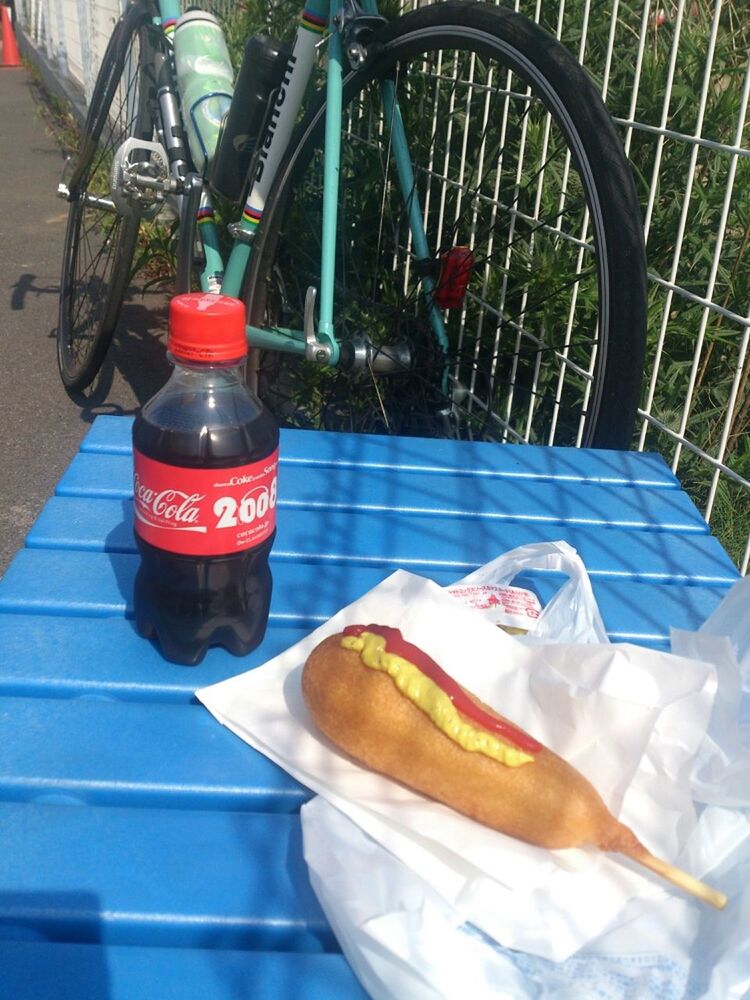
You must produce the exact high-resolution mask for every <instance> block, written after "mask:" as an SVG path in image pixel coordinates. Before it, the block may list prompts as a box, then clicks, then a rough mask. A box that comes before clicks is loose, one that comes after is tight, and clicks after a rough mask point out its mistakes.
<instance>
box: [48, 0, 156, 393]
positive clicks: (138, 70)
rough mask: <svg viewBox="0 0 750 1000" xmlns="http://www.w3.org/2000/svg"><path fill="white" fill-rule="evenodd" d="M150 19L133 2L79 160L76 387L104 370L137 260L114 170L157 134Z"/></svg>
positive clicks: (66, 362)
mask: <svg viewBox="0 0 750 1000" xmlns="http://www.w3.org/2000/svg"><path fill="white" fill-rule="evenodd" d="M149 21H150V15H149V13H148V11H147V10H146V8H145V7H144V6H141V5H140V4H133V5H131V6H130V7H128V8H127V10H126V12H125V14H124V15H123V17H122V19H121V20H120V21H119V22H118V23H117V25H116V27H115V30H114V32H113V34H112V37H111V38H110V41H109V44H108V46H107V50H106V52H105V55H104V59H103V60H102V67H101V70H100V71H99V76H98V78H97V81H96V84H95V86H94V93H93V95H92V98H91V104H90V106H89V112H88V115H87V118H86V123H85V126H84V130H83V134H82V137H81V147H80V150H79V152H78V155H77V157H76V159H75V161H74V162H73V163H72V170H71V173H70V180H69V182H68V189H69V195H68V197H69V200H70V210H69V213H68V226H67V230H66V234H65V246H64V251H63V267H62V277H61V281H60V313H59V320H58V328H57V357H58V364H59V368H60V374H61V376H62V380H63V383H64V385H65V387H66V388H67V389H69V390H71V391H80V390H82V389H85V388H86V387H87V386H88V385H90V384H91V382H92V381H93V379H94V378H95V377H96V374H97V372H98V371H99V368H100V367H101V364H102V361H103V360H104V356H105V354H106V352H107V348H108V347H109V344H110V341H111V339H112V334H113V332H114V329H115V326H116V325H117V318H118V316H119V313H120V306H121V304H122V299H123V295H124V293H125V289H126V287H127V283H128V278H129V276H130V268H131V265H132V262H133V254H134V251H135V245H136V240H137V238H138V228H139V223H140V217H139V215H138V212H137V211H136V210H135V209H133V210H132V211H129V212H127V213H125V214H123V213H122V212H121V211H119V210H118V209H117V208H116V207H115V205H114V202H113V201H112V195H111V190H110V171H111V168H112V161H113V157H114V155H115V153H116V152H117V150H118V148H119V147H120V146H121V144H122V143H123V142H124V141H125V140H126V139H128V138H130V137H136V138H138V139H145V140H150V139H151V138H152V137H153V131H154V110H153V107H154V101H155V97H156V88H155V86H154V84H153V81H152V80H151V79H150V73H149V69H150V54H151V51H152V49H151V45H150V34H149V31H150V29H149Z"/></svg>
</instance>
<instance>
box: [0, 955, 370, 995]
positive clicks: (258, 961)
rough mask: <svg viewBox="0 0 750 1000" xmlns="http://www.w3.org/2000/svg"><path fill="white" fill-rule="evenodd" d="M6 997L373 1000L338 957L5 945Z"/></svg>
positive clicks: (0, 962)
mask: <svg viewBox="0 0 750 1000" xmlns="http://www.w3.org/2000/svg"><path fill="white" fill-rule="evenodd" d="M0 996H3V997H7V998H8V1000H11V998H16V1000H17V998H19V997H30V998H32V997H33V1000H82V998H83V997H84V996H85V998H86V1000H134V998H138V1000H177V998H179V1000H303V998H304V1000H344V998H345V1000H367V994H366V993H365V991H364V990H363V989H362V987H361V986H360V985H359V983H358V981H357V979H356V978H355V976H354V973H353V972H352V970H351V969H350V967H349V965H348V964H347V962H346V960H345V959H344V957H343V956H342V955H340V954H337V955H329V954H321V955H315V954H304V953H297V954H295V953H293V952H267V951H230V950H227V949H215V950H213V951H212V950H209V949H207V948H147V947H136V946H132V947H129V948H126V947H122V946H117V945H110V946H109V947H103V946H102V945H96V944H56V943H53V942H48V941H0Z"/></svg>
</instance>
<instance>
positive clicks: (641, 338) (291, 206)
mask: <svg viewBox="0 0 750 1000" xmlns="http://www.w3.org/2000/svg"><path fill="white" fill-rule="evenodd" d="M373 50H374V51H376V52H377V54H376V55H374V56H373V58H372V59H371V61H370V62H369V63H368V64H367V65H366V66H365V68H364V69H363V70H361V71H359V72H356V73H350V74H349V75H348V77H347V78H346V80H345V85H344V86H345V89H344V101H345V105H344V106H345V111H344V135H343V142H342V163H341V178H340V190H339V215H338V243H337V263H336V283H335V303H336V307H335V318H334V320H335V330H336V335H337V337H338V338H339V340H341V341H342V342H347V341H350V340H355V339H356V338H357V337H362V336H365V337H367V338H369V339H370V340H371V341H372V342H373V343H374V344H375V345H394V344H395V345H398V346H399V356H402V357H403V356H406V357H408V358H409V361H408V363H407V364H405V365H404V368H403V370H402V371H400V372H399V373H397V374H395V375H394V374H389V375H382V376H377V375H375V374H373V373H372V372H369V371H368V372H366V373H364V374H360V375H358V376H347V375H346V374H345V373H343V372H326V373H322V372H321V373H317V372H316V373H315V375H314V376H313V375H311V374H310V372H309V370H306V369H305V366H303V365H300V364H298V363H297V364H295V363H294V362H290V361H288V360H285V359H283V358H282V359H280V360H279V359H277V360H271V359H269V358H268V357H266V358H265V360H264V362H263V365H262V367H261V372H260V384H261V388H262V390H263V391H264V395H265V397H266V400H267V401H268V402H269V403H270V405H271V406H272V408H274V409H275V410H276V412H277V413H278V414H279V415H280V416H281V418H282V419H286V420H287V421H292V422H298V423H303V424H307V425H316V426H323V427H329V428H341V429H350V430H374V431H381V432H384V431H390V432H396V433H402V434H403V433H414V434H443V433H449V434H453V435H456V436H463V437H468V438H477V439H490V440H498V441H530V442H538V443H546V444H574V445H586V446H609V447H627V445H628V443H629V441H630V437H631V434H632V430H633V426H634V421H635V415H636V407H637V403H638V397H639V392H640V384H641V375H642V367H643V354H644V345H645V329H646V276H645V262H644V247H643V235H642V228H641V219H640V213H639V209H638V204H637V200H636V195H635V188H634V184H633V180H632V176H631V174H630V170H629V168H628V165H627V161H626V159H625V156H624V153H623V150H622V146H621V143H620V141H619V139H618V136H617V133H616V131H615V129H614V126H613V124H612V121H611V118H610V116H609V115H608V113H607V111H606V109H605V108H604V105H603V103H602V100H601V98H600V96H599V95H598V93H597V91H596V90H595V88H594V86H593V85H592V83H591V82H590V81H589V79H588V77H587V76H586V74H585V73H584V71H583V70H582V69H581V67H580V66H579V65H578V63H577V62H576V61H575V60H574V59H573V57H572V56H571V55H570V54H569V53H568V52H567V50H565V49H564V48H563V47H562V46H561V45H560V43H559V42H558V41H557V40H556V39H554V38H553V37H552V36H550V35H549V34H548V33H547V32H545V31H544V30H542V29H541V28H540V27H539V26H538V25H535V24H533V23H532V22H530V21H529V20H527V19H526V18H524V17H522V16H520V15H518V14H516V13H513V12H511V11H506V10H502V9H499V8H496V7H492V6H489V5H482V4H477V3H442V4H438V5H436V6H434V7H426V8H422V9H420V10H418V11H416V12H414V13H412V14H408V15H407V16H405V17H403V18H400V19H399V20H397V21H395V22H392V23H391V24H389V25H388V26H387V27H386V28H385V29H384V30H383V32H382V34H381V35H379V37H378V39H377V42H376V43H375V46H374V47H373ZM384 81H386V84H385V86H386V87H387V86H391V85H392V86H393V87H394V88H395V93H396V99H397V106H398V109H399V113H400V115H401V117H402V118H403V122H404V127H405V131H406V134H407V137H408V146H409V158H410V160H411V169H412V172H413V176H414V182H413V188H412V190H410V191H408V192H406V196H404V192H403V191H402V188H401V186H400V184H399V180H398V174H397V165H396V154H395V150H394V143H393V135H394V130H393V128H392V118H393V115H394V113H395V112H394V111H393V110H392V108H393V105H389V103H388V101H387V100H386V101H384V98H383V83H384ZM389 107H390V108H391V110H390V111H388V110H387V109H388V108H389ZM324 115H325V105H324V104H321V105H320V106H319V107H317V108H316V109H314V110H313V111H312V112H311V114H310V115H309V116H308V118H307V119H306V121H305V122H304V123H303V125H302V126H301V135H300V138H299V142H298V144H297V145H296V148H294V149H293V151H292V152H291V154H290V155H289V156H288V158H287V160H286V161H285V163H284V164H283V165H282V168H281V170H280V172H279V176H278V177H277V180H276V183H275V186H274V189H273V191H272V192H271V195H270V197H269V200H268V202H267V205H266V209H265V213H264V217H263V220H262V223H261V227H260V230H259V233H258V236H257V237H256V244H255V247H254V251H253V257H252V259H251V265H250V270H249V278H248V296H247V301H248V308H249V315H250V318H251V320H252V321H253V322H255V323H257V324H259V325H262V324H263V322H264V321H265V322H266V323H271V324H273V323H278V325H280V326H287V327H294V326H295V325H297V326H298V327H299V326H300V325H301V321H302V314H303V305H304V297H305V291H306V289H307V287H308V285H314V284H317V283H318V281H319V259H320V232H321V215H322V207H321V191H322V176H323V174H322V152H321V146H322V137H323V125H324ZM402 183H403V181H402ZM413 200H416V202H417V203H418V205H419V206H420V209H421V212H422V215H423V219H424V230H425V233H426V236H427V244H428V255H427V259H424V257H420V254H419V253H418V252H417V250H416V249H415V241H414V238H413V231H412V230H411V229H410V225H409V208H410V205H411V203H412V201H413ZM466 248H468V252H467V249H466ZM467 262H468V263H467ZM451 268H452V269H453V276H454V278H455V276H456V273H457V269H458V272H460V271H461V270H462V269H463V273H464V277H466V276H467V268H468V282H467V287H466V288H465V290H463V291H462V290H461V288H460V286H461V282H460V280H459V281H458V284H457V285H454V287H453V288H451V287H450V282H451V281H453V279H450V281H449V277H450V276H449V275H448V272H449V271H450V269H451ZM446 275H448V277H446ZM429 284H431V285H432V286H433V290H432V291H430V290H429ZM456 288H458V294H454V295H451V294H450V293H451V292H455V290H456ZM435 289H437V291H436V290H435ZM445 293H447V294H445ZM436 304H437V306H438V307H439V309H440V314H441V316H442V319H443V323H444V327H445V333H446V336H447V345H446V343H445V342H444V343H443V344H442V345H441V344H440V343H439V342H438V341H437V340H436V337H435V333H434V330H433V326H434V323H431V321H430V312H431V310H432V309H434V308H435V306H436ZM401 347H405V348H406V353H405V354H404V351H402V350H400V348H401Z"/></svg>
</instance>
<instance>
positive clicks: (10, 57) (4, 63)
mask: <svg viewBox="0 0 750 1000" xmlns="http://www.w3.org/2000/svg"><path fill="white" fill-rule="evenodd" d="M0 10H2V12H3V57H2V60H0V69H15V68H16V67H18V66H20V65H21V56H20V54H19V52H18V44H17V43H16V33H15V31H14V30H13V22H12V21H11V19H10V7H5V6H2V7H0Z"/></svg>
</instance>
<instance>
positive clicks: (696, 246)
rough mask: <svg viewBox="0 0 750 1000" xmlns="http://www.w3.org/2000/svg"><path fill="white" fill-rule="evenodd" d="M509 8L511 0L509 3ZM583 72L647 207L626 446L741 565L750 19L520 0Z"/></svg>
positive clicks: (749, 302)
mask: <svg viewBox="0 0 750 1000" xmlns="http://www.w3.org/2000/svg"><path fill="white" fill-rule="evenodd" d="M506 6H510V4H507V3H506ZM514 7H515V9H516V10H519V11H520V12H521V13H524V14H526V15H527V16H529V17H532V18H533V19H534V20H537V21H539V22H540V23H542V24H543V25H544V26H545V27H547V28H548V29H549V30H550V31H552V32H553V33H554V34H556V35H557V36H558V37H559V38H560V39H561V40H562V41H563V42H564V43H565V44H566V45H567V46H568V47H569V48H570V49H571V50H572V51H573V52H574V53H575V54H576V55H577V56H578V58H579V60H580V61H581V62H582V63H583V64H584V66H586V68H587V70H588V71H589V73H590V74H591V76H592V77H593V78H594V80H595V81H596V82H597V84H598V86H599V87H600V89H601V92H602V94H603V96H604V98H605V100H606V102H607V104H608V106H609V108H610V110H611V112H612V114H613V116H614V118H615V121H616V122H617V123H618V125H619V126H620V128H621V130H622V137H623V143H624V145H625V149H626V151H627V152H628V155H629V157H630V161H631V164H632V166H633V170H634V174H635V177H636V185H637V188H638V191H639V196H640V201H641V205H642V210H643V219H644V231H645V235H646V245H647V252H648V269H649V279H650V299H649V350H648V355H647V365H646V376H645V379H644V387H643V397H642V405H641V407H640V409H639V424H640V426H639V429H638V433H637V438H636V441H635V442H634V444H635V446H636V447H638V448H639V449H641V450H643V449H650V450H656V451H659V452H660V453H661V454H663V455H665V457H667V458H668V459H669V460H670V461H671V464H672V468H673V470H674V471H675V472H677V473H678V474H679V476H680V479H681V480H682V482H683V484H684V485H686V486H687V488H688V489H689V490H690V491H691V493H692V494H693V497H694V499H695V500H696V501H697V502H698V504H699V506H700V507H701V509H702V511H703V513H704V515H705V517H706V519H707V520H708V521H709V523H710V524H711V525H712V527H713V528H714V530H715V531H716V533H717V534H718V535H719V537H720V538H721V540H722V542H723V543H724V544H725V545H726V547H727V548H728V549H729V551H730V553H731V554H732V555H733V557H734V558H735V559H736V561H737V563H738V565H739V566H740V568H741V570H742V572H743V573H746V572H747V570H748V563H749V562H750V433H748V432H749V431H750V354H749V353H748V346H749V341H750V332H749V331H750V257H749V256H748V242H750V188H749V187H748V179H749V178H750V162H749V161H748V157H750V142H749V141H748V133H747V124H748V123H747V113H748V99H749V97H750V60H749V58H748V53H749V52H750V21H748V18H747V12H746V9H745V8H744V5H743V6H740V5H739V4H735V3H733V2H731V0H672V2H667V0H655V2H654V0H640V2H638V0H635V2H626V0H558V2H555V3H549V2H544V3H542V2H541V0H516V2H515V4H514Z"/></svg>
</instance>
